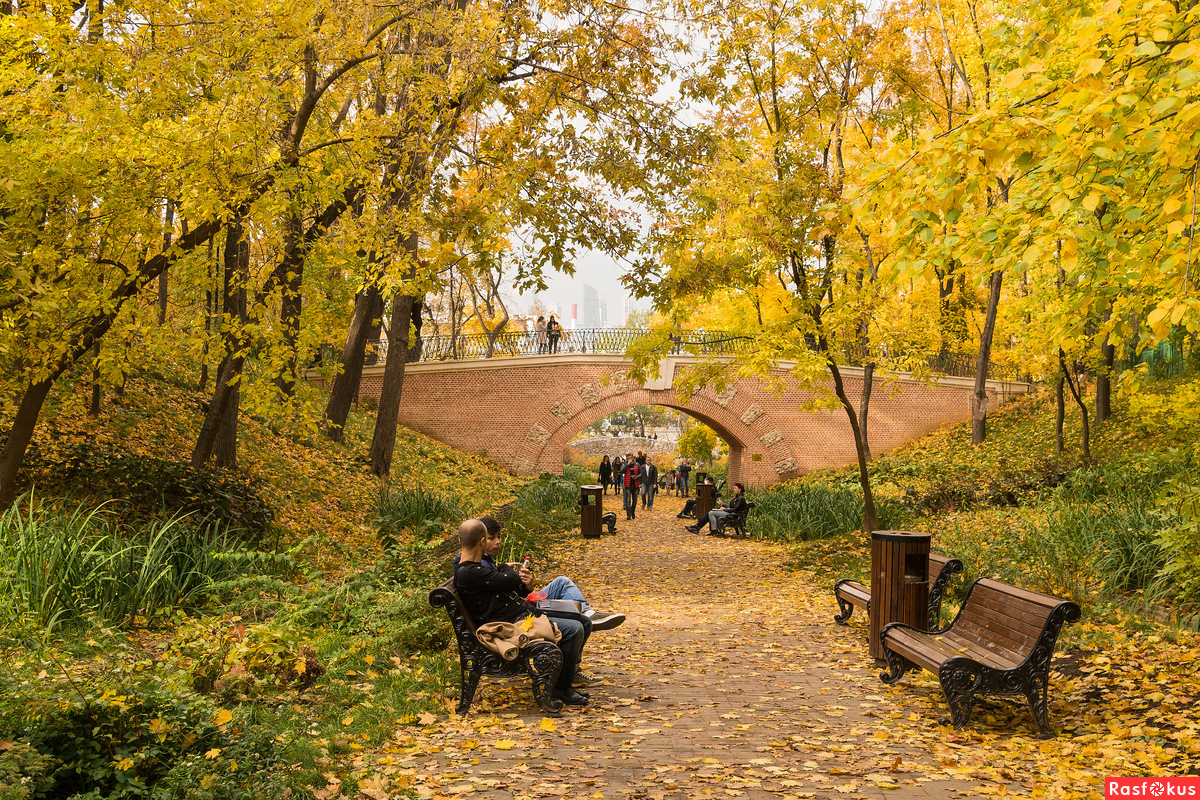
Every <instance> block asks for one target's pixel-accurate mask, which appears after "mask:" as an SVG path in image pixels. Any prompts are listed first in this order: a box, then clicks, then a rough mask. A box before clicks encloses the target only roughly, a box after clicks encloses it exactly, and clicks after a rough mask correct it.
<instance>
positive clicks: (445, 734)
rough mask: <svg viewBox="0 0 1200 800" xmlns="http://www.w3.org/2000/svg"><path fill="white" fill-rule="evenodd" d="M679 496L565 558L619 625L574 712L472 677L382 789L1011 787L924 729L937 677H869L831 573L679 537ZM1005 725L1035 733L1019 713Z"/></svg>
mask: <svg viewBox="0 0 1200 800" xmlns="http://www.w3.org/2000/svg"><path fill="white" fill-rule="evenodd" d="M606 501H607V502H606V506H607V507H609V508H612V507H614V505H616V504H614V503H613V501H612V497H611V496H609V497H608V498H606ZM681 502H682V501H680V500H677V499H675V498H673V497H662V496H660V497H659V499H658V501H657V507H656V508H655V509H654V510H653V511H651V512H649V513H646V512H639V517H638V519H637V520H636V521H634V522H626V521H624V519H623V517H624V514H623V513H621V512H620V511H619V510H618V517H619V518H621V519H620V520H619V522H618V534H617V536H615V537H610V536H605V537H604V538H603V539H600V540H597V541H582V540H574V541H573V542H572V547H573V552H571V553H565V554H564V564H565V567H564V569H563V570H562V571H563V572H565V573H566V574H569V575H571V576H572V577H574V578H575V579H576V580H577V581H578V582H579V583H580V584H581V585H582V586H583V587H584V588H585V592H586V593H587V594H588V595H589V599H590V600H592V602H593V605H594V606H596V607H597V608H598V609H600V610H621V611H624V612H626V613H627V614H628V617H629V619H628V621H627V622H626V623H625V625H623V626H622V627H620V628H617V629H615V630H612V631H604V632H597V633H594V634H593V635H592V638H591V640H590V641H589V643H588V646H587V650H586V651H585V654H584V669H585V670H586V671H587V672H589V673H591V674H592V675H593V676H595V677H597V678H599V679H600V680H599V681H598V683H596V684H594V685H592V686H591V687H590V689H589V691H590V692H591V697H592V702H591V704H590V706H589V707H588V708H587V709H586V710H578V709H567V710H565V711H564V713H563V715H562V717H561V718H559V719H555V720H550V719H547V718H545V717H544V716H543V715H542V714H541V713H540V712H539V710H538V709H537V707H536V706H535V705H534V704H533V702H532V699H531V696H530V692H529V686H528V683H527V682H526V681H517V680H497V679H493V678H486V677H485V678H484V679H483V681H482V682H481V686H480V689H479V692H478V694H477V695H476V702H475V705H474V706H473V707H472V709H471V711H470V713H469V714H468V715H467V716H466V717H465V718H459V717H450V718H449V719H448V720H445V719H444V720H440V721H438V722H437V723H435V724H431V725H429V726H426V727H424V728H421V729H419V731H417V732H413V731H411V729H410V731H408V732H404V731H402V732H401V733H400V734H399V735H398V737H397V739H396V741H395V742H394V746H393V747H391V748H389V752H388V753H387V755H386V756H385V757H383V760H382V761H380V762H379V763H378V764H377V766H378V767H379V769H380V775H381V776H386V777H387V782H386V783H381V784H380V785H381V787H382V786H386V787H392V788H394V787H407V788H409V789H410V790H414V789H415V790H416V791H417V793H418V795H419V796H422V797H437V796H455V795H458V796H463V795H466V796H470V797H489V798H492V797H494V798H504V799H505V800H508V798H544V797H568V798H584V797H589V798H628V799H629V800H633V799H634V798H647V799H649V800H660V799H662V800H665V799H667V798H671V799H672V800H673V799H674V798H679V799H680V800H683V799H684V798H694V797H745V798H840V797H845V796H848V795H849V796H856V797H888V798H923V797H957V796H971V797H974V796H978V795H980V794H981V793H984V792H987V793H996V792H1005V791H1011V790H1016V791H1017V792H1018V793H1020V791H1021V787H1020V786H1019V785H1014V784H1013V781H1014V780H1015V778H1016V776H1014V775H1013V774H1011V773H1009V772H1007V771H1006V770H1005V769H1004V768H1003V767H1002V766H1000V765H996V764H986V763H978V762H975V763H969V762H970V759H969V758H966V757H960V754H959V753H958V752H957V751H956V748H957V747H958V745H957V744H956V742H961V741H964V740H962V739H959V738H958V737H957V735H955V734H954V733H953V732H950V733H947V731H946V730H945V729H941V728H939V727H938V726H937V725H936V721H937V719H938V717H939V716H941V715H943V714H944V713H945V708H944V703H943V701H942V700H941V697H940V691H939V690H938V687H937V684H936V681H934V680H933V679H932V678H929V677H927V676H926V677H911V676H910V677H909V678H906V679H905V681H904V682H903V684H902V686H901V687H900V688H898V689H889V688H888V687H885V686H884V685H883V684H882V683H881V682H880V680H879V672H880V670H879V668H878V667H876V666H875V665H874V663H873V662H872V661H871V659H870V658H869V657H868V656H867V643H866V628H865V625H864V620H863V619H861V616H862V615H861V612H857V611H856V613H855V619H854V620H853V621H852V624H851V625H850V626H848V627H842V626H838V625H835V624H834V623H833V621H832V617H833V614H834V613H835V611H836V603H835V602H834V601H833V599H832V592H831V591H830V587H831V586H832V584H833V580H834V578H835V577H836V576H833V575H828V576H820V577H819V578H813V577H812V576H807V577H806V576H804V575H803V574H799V573H794V572H791V571H790V570H788V569H787V568H785V567H784V566H783V564H782V563H781V562H782V560H783V559H784V558H785V557H786V549H785V548H783V547H779V546H772V545H764V544H762V543H758V542H748V541H734V540H727V539H720V538H714V537H708V536H697V535H694V534H690V533H688V532H687V531H685V530H684V529H683V522H682V521H680V520H677V519H675V513H676V512H677V511H678V509H679V507H680V505H681ZM540 577H542V578H544V579H549V578H551V577H553V575H544V576H540ZM1012 724H1013V726H1014V727H1015V729H1016V731H1017V732H1018V733H1023V734H1025V735H1028V734H1029V733H1032V732H1033V728H1032V726H1033V723H1032V720H1031V719H1024V718H1022V717H1021V716H1020V709H1019V708H1017V709H1016V710H1015V712H1014V715H1013V722H1012ZM1022 725H1024V726H1025V727H1026V728H1029V730H1024V729H1022V727H1021V726H1022ZM989 778H990V779H991V780H989ZM381 780H383V779H382V778H381ZM368 788H370V787H368ZM380 791H384V789H383V788H381V789H380ZM381 796H382V795H381Z"/></svg>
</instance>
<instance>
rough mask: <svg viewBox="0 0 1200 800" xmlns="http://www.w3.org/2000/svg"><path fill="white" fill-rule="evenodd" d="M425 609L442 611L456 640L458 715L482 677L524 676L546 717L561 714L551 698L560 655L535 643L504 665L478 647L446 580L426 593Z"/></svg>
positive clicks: (548, 646) (495, 655)
mask: <svg viewBox="0 0 1200 800" xmlns="http://www.w3.org/2000/svg"><path fill="white" fill-rule="evenodd" d="M429 605H431V606H433V607H434V608H444V609H446V613H447V614H449V615H450V624H451V625H453V626H454V636H455V638H456V639H457V640H458V659H459V662H460V663H461V665H462V686H461V688H460V690H459V696H458V713H459V714H466V713H467V709H469V708H470V707H471V700H472V699H473V698H474V697H475V689H476V687H478V686H479V678H480V677H481V676H483V675H492V676H495V677H514V676H518V675H528V676H529V677H530V678H532V680H533V699H534V700H535V701H537V704H538V705H539V706H541V708H542V710H543V711H545V712H546V713H547V714H551V715H553V716H557V715H558V713H559V712H560V711H561V710H562V701H561V700H557V699H555V697H554V684H555V682H556V681H557V680H558V674H559V672H560V671H562V652H561V651H559V649H558V647H557V646H556V645H554V644H551V643H550V642H545V641H539V642H533V643H532V644H528V645H526V646H525V647H522V648H521V652H520V654H519V655H518V656H517V657H516V658H515V659H514V660H512V661H505V660H504V658H503V657H501V656H500V654H499V653H495V652H493V651H491V650H489V649H488V648H486V647H484V646H483V645H482V644H480V643H479V639H477V638H476V637H475V629H476V628H478V627H479V626H478V625H476V624H475V620H474V619H472V618H471V615H470V613H469V612H468V611H467V608H466V606H465V605H463V602H462V599H461V598H460V597H459V596H458V591H457V590H456V589H455V588H454V580H453V579H451V580H448V581H446V582H445V583H443V584H442V585H441V586H439V587H438V588H436V589H434V590H433V591H432V592H430V593H429Z"/></svg>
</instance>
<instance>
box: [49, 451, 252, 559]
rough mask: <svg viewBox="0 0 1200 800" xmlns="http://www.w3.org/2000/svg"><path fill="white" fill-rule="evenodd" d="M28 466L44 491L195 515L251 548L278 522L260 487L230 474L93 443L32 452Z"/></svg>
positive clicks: (145, 511)
mask: <svg viewBox="0 0 1200 800" xmlns="http://www.w3.org/2000/svg"><path fill="white" fill-rule="evenodd" d="M26 463H27V464H28V465H29V467H28V477H30V478H32V479H34V480H36V483H37V485H38V487H39V489H40V490H41V491H43V492H44V493H63V494H67V493H76V494H82V495H84V496H87V497H95V498H100V499H105V500H107V499H114V500H124V501H126V502H127V503H129V505H130V507H131V508H132V510H133V511H134V512H135V513H136V514H139V515H142V516H157V517H172V516H184V515H192V516H193V517H194V518H195V519H196V520H198V521H201V520H203V521H211V522H213V523H216V524H217V525H219V526H220V527H221V528H223V529H225V530H227V531H230V532H231V533H232V532H235V531H236V532H238V533H239V535H241V536H243V537H244V538H245V539H246V541H247V543H248V544H251V545H256V544H258V542H259V541H260V540H261V539H262V537H263V535H264V534H265V533H266V532H267V530H268V529H269V528H270V526H271V524H272V522H274V519H275V513H274V511H272V509H271V507H270V506H269V505H268V504H267V502H266V501H265V500H264V499H263V498H262V496H261V494H260V493H259V491H258V486H257V484H256V483H255V482H254V481H251V480H248V479H246V478H243V477H241V476H239V475H237V474H236V473H233V472H230V471H228V470H221V469H216V468H210V467H202V468H200V469H196V468H194V467H192V466H191V465H189V464H184V463H181V462H178V461H169V460H167V459H163V458H154V457H151V456H141V455H133V454H128V453H120V452H115V451H112V450H108V449H105V448H102V447H97V446H96V445H93V444H91V443H88V442H84V443H79V444H70V445H67V446H64V447H63V448H62V449H61V455H58V456H56V457H49V456H47V455H45V454H44V452H43V451H42V450H41V449H39V448H36V447H35V448H32V450H31V453H30V455H29V456H27V458H26Z"/></svg>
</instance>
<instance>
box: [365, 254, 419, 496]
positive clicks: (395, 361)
mask: <svg viewBox="0 0 1200 800" xmlns="http://www.w3.org/2000/svg"><path fill="white" fill-rule="evenodd" d="M404 249H405V251H406V252H407V254H408V257H409V259H410V260H411V264H412V266H411V267H409V269H408V274H407V275H406V276H405V277H406V278H408V279H412V278H413V277H414V276H415V275H416V269H417V268H416V263H417V234H416V233H411V234H409V235H408V238H407V239H405V240H404ZM413 301H414V297H413V296H412V295H407V294H406V295H398V296H397V297H396V298H395V299H394V300H393V301H392V324H391V326H390V330H389V331H388V358H387V363H386V364H385V365H384V368H383V388H382V389H381V390H380V393H379V409H378V411H377V412H376V415H375V433H374V436H373V437H372V438H371V472H372V474H374V475H377V476H379V477H381V478H382V477H383V476H385V475H387V474H388V473H390V472H391V469H392V453H393V451H394V450H395V448H396V426H397V424H398V418H399V416H400V393H401V390H402V389H403V388H404V368H405V366H406V365H407V363H408V345H409V341H408V331H409V325H410V324H411V321H412V306H413Z"/></svg>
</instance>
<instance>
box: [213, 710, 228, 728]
mask: <svg viewBox="0 0 1200 800" xmlns="http://www.w3.org/2000/svg"><path fill="white" fill-rule="evenodd" d="M231 719H233V713H232V712H231V711H229V709H226V708H222V709H221V710H219V711H218V712H217V716H216V717H214V718H213V724H215V725H216V726H217V727H218V728H219V727H221V726H222V725H228V724H229V721H230V720H231Z"/></svg>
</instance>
